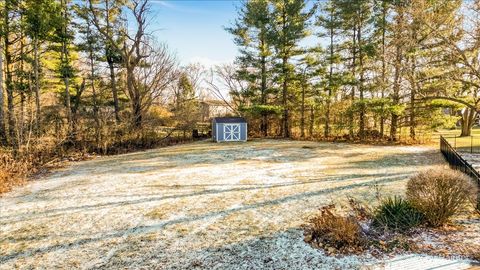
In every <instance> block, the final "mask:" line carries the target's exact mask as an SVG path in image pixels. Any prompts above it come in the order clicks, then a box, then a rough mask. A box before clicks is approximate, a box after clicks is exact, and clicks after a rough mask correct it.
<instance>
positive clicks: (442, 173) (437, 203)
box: [407, 167, 477, 227]
mask: <svg viewBox="0 0 480 270" xmlns="http://www.w3.org/2000/svg"><path fill="white" fill-rule="evenodd" d="M476 195H477V187H476V185H475V184H474V183H473V181H472V180H471V179H470V178H469V177H467V176H466V175H464V174H463V173H461V172H458V171H454V170H451V169H447V168H444V167H437V168H434V169H429V170H427V171H423V172H420V173H419V174H417V175H415V176H414V177H412V178H411V179H410V180H409V181H408V184H407V198H408V200H409V201H410V202H411V203H412V205H413V206H414V207H415V208H416V209H418V210H419V211H420V212H421V213H422V214H423V215H424V216H425V218H426V220H427V222H428V224H429V225H431V226H434V227H438V226H441V225H443V224H445V223H446V222H447V221H448V220H449V219H450V218H451V217H452V216H453V215H455V214H456V213H458V212H459V211H460V210H462V209H463V208H464V207H465V206H466V204H467V203H469V202H471V201H473V199H472V198H475V197H476Z"/></svg>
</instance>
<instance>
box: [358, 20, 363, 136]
mask: <svg viewBox="0 0 480 270" xmlns="http://www.w3.org/2000/svg"><path fill="white" fill-rule="evenodd" d="M360 21H361V20H360ZM357 38H358V68H359V73H360V80H359V84H358V92H359V94H360V116H359V118H360V119H359V121H360V123H359V135H360V139H361V140H363V139H365V104H364V89H363V84H364V80H365V74H364V70H363V48H362V46H363V44H362V25H361V24H359V25H358V31H357Z"/></svg>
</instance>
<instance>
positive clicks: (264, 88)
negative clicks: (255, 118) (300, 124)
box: [261, 40, 268, 137]
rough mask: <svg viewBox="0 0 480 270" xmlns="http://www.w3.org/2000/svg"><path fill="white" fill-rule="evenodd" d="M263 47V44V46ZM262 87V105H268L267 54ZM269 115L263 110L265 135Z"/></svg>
mask: <svg viewBox="0 0 480 270" xmlns="http://www.w3.org/2000/svg"><path fill="white" fill-rule="evenodd" d="M262 44H263V40H262ZM262 47H263V46H262ZM261 63H262V70H261V72H262V75H261V76H262V86H261V87H262V89H261V92H262V97H261V98H262V105H267V61H266V59H265V56H262V61H261ZM267 117H268V115H267V114H266V113H265V112H263V115H262V127H261V131H262V133H263V136H265V137H266V136H268V118H267Z"/></svg>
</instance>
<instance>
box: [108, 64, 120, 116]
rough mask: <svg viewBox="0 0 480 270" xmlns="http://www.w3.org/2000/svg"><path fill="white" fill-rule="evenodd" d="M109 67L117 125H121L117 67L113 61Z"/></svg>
mask: <svg viewBox="0 0 480 270" xmlns="http://www.w3.org/2000/svg"><path fill="white" fill-rule="evenodd" d="M108 67H109V69H110V87H111V88H112V95H113V109H114V113H115V122H116V123H117V124H119V123H120V108H119V106H118V90H117V82H116V79H115V67H114V64H113V60H110V61H108Z"/></svg>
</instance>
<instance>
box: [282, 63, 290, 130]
mask: <svg viewBox="0 0 480 270" xmlns="http://www.w3.org/2000/svg"><path fill="white" fill-rule="evenodd" d="M287 65H288V58H287V57H286V56H284V57H283V58H282V73H283V85H282V105H283V118H282V136H283V137H284V138H289V137H290V130H289V125H288V107H287V106H288V102H287V99H288V67H287Z"/></svg>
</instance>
